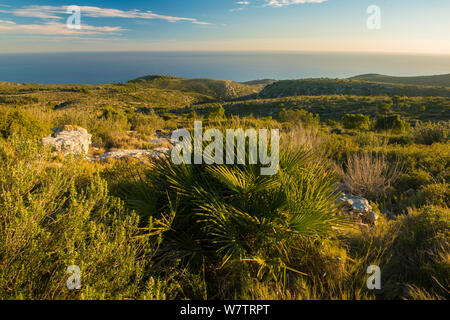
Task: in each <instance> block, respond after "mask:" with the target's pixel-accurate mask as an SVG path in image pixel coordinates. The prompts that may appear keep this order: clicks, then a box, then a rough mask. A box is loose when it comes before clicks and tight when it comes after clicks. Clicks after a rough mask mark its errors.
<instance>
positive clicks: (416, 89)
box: [259, 78, 450, 98]
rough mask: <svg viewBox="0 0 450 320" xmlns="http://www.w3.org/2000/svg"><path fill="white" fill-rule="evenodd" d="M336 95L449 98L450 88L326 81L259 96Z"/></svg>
mask: <svg viewBox="0 0 450 320" xmlns="http://www.w3.org/2000/svg"><path fill="white" fill-rule="evenodd" d="M334 94H346V95H357V96H380V95H389V96H394V95H400V96H403V95H405V96H409V97H418V96H427V97H429V96H441V97H449V96H450V88H442V87H428V86H418V85H401V84H383V83H379V82H368V81H360V80H338V79H327V78H323V79H300V80H283V81H278V82H275V83H273V84H271V85H268V86H266V87H265V88H264V89H263V90H262V91H261V92H260V94H259V96H260V97H261V98H281V97H288V96H299V95H307V96H318V95H334Z"/></svg>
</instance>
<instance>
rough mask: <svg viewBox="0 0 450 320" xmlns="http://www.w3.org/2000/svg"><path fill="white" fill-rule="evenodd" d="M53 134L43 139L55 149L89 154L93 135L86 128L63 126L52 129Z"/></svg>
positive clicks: (63, 151)
mask: <svg viewBox="0 0 450 320" xmlns="http://www.w3.org/2000/svg"><path fill="white" fill-rule="evenodd" d="M52 131H53V134H52V135H50V136H48V137H47V138H44V139H42V140H41V141H42V143H43V144H45V145H50V146H52V148H53V151H55V152H60V153H62V154H64V155H67V154H81V155H87V154H88V152H89V147H90V145H91V143H92V140H91V139H92V135H90V134H89V133H88V132H87V130H86V129H84V128H81V127H77V126H69V125H67V126H61V127H56V128H53V129H52Z"/></svg>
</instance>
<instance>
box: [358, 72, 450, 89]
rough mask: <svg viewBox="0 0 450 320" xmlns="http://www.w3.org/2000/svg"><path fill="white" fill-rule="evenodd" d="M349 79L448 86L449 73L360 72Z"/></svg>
mask: <svg viewBox="0 0 450 320" xmlns="http://www.w3.org/2000/svg"><path fill="white" fill-rule="evenodd" d="M349 79H351V80H362V81H372V82H383V83H395V84H414V85H422V86H437V87H450V74H442V75H436V76H420V77H392V76H386V75H382V74H375V73H371V74H362V75H359V76H356V77H352V78H349Z"/></svg>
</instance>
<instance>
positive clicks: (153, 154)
mask: <svg viewBox="0 0 450 320" xmlns="http://www.w3.org/2000/svg"><path fill="white" fill-rule="evenodd" d="M169 152H170V149H168V148H156V149H153V150H125V149H122V150H115V151H110V152H107V153H105V154H103V155H101V156H99V157H98V158H97V159H98V160H110V159H112V160H123V159H127V158H134V159H144V158H147V159H161V158H165V157H167V156H168V154H169Z"/></svg>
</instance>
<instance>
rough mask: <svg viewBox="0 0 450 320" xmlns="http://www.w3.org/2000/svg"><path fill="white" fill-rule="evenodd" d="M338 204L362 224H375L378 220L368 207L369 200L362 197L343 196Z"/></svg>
mask: <svg viewBox="0 0 450 320" xmlns="http://www.w3.org/2000/svg"><path fill="white" fill-rule="evenodd" d="M338 203H342V204H343V205H344V207H345V209H346V210H347V212H348V213H350V214H351V215H353V216H355V217H359V218H361V219H362V220H363V221H364V222H368V223H371V224H375V223H376V222H377V220H378V218H379V217H378V214H377V213H376V212H375V211H374V210H373V208H372V206H371V205H370V203H369V200H367V199H365V198H363V197H358V196H353V195H349V194H343V195H342V196H341V197H340V198H339V200H338Z"/></svg>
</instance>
